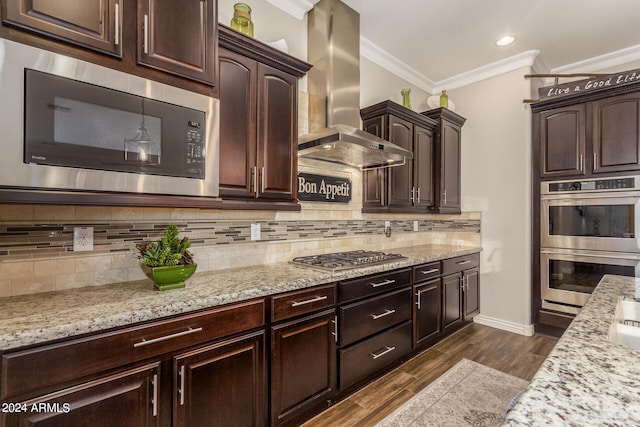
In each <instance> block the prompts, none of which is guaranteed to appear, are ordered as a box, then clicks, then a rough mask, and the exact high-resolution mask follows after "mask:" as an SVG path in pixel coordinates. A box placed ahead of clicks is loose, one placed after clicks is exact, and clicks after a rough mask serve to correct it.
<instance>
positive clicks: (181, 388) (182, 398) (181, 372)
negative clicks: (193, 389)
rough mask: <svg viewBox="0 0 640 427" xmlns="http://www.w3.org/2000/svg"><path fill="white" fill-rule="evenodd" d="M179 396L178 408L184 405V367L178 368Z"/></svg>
mask: <svg viewBox="0 0 640 427" xmlns="http://www.w3.org/2000/svg"><path fill="white" fill-rule="evenodd" d="M178 394H179V395H180V406H183V405H184V365H182V366H180V388H179V389H178Z"/></svg>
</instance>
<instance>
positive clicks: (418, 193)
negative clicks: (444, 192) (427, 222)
mask: <svg viewBox="0 0 640 427" xmlns="http://www.w3.org/2000/svg"><path fill="white" fill-rule="evenodd" d="M417 204H420V187H418V202H417Z"/></svg>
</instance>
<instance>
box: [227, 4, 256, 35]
mask: <svg viewBox="0 0 640 427" xmlns="http://www.w3.org/2000/svg"><path fill="white" fill-rule="evenodd" d="M231 28H232V29H234V30H236V31H237V32H239V33H242V34H245V35H247V36H249V37H253V22H251V8H250V7H249V5H248V4H245V3H236V4H234V5H233V18H232V19H231Z"/></svg>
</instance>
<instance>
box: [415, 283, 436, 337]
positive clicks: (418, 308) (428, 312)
mask: <svg viewBox="0 0 640 427" xmlns="http://www.w3.org/2000/svg"><path fill="white" fill-rule="evenodd" d="M413 291H414V296H415V305H414V323H413V328H414V330H413V345H414V347H422V346H426V345H428V344H429V343H435V342H437V341H438V340H439V339H440V336H441V335H442V279H440V278H438V279H433V280H431V281H428V282H425V283H422V284H420V285H415V286H414V287H413Z"/></svg>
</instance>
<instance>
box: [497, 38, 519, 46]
mask: <svg viewBox="0 0 640 427" xmlns="http://www.w3.org/2000/svg"><path fill="white" fill-rule="evenodd" d="M515 39H516V38H515V37H513V36H503V37H500V38H499V39H498V40H496V44H497V45H498V46H506V45H508V44H511V43H513V41H514V40H515Z"/></svg>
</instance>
